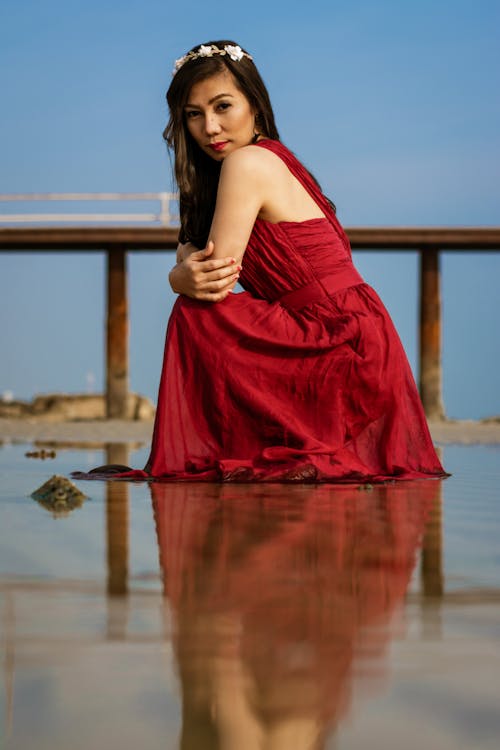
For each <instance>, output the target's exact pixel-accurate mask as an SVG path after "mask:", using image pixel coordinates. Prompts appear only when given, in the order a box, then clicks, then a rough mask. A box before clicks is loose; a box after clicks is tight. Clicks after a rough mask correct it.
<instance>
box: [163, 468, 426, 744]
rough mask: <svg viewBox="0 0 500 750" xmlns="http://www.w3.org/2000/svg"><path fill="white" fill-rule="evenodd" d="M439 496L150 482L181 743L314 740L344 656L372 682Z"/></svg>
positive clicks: (334, 719)
mask: <svg viewBox="0 0 500 750" xmlns="http://www.w3.org/2000/svg"><path fill="white" fill-rule="evenodd" d="M438 491H439V487H438V486H436V484H435V483H433V482H432V483H430V482H423V483H422V482H419V483H402V484H397V485H393V486H380V487H378V488H375V489H374V490H373V491H372V492H366V493H365V492H363V493H360V492H359V491H357V490H355V489H354V488H335V489H333V488H328V487H326V486H316V487H311V486H309V487H306V486H302V487H294V488H290V489H289V490H288V491H287V493H286V495H283V490H282V489H281V490H280V488H279V487H278V486H269V485H268V486H267V487H265V488H263V487H258V486H253V487H248V486H246V487H242V486H237V485H234V486H232V487H230V486H227V487H221V486H220V485H219V486H218V487H217V485H212V487H211V488H206V487H205V488H203V487H202V486H201V485H198V486H196V485H191V486H189V485H186V484H179V483H177V484H176V483H155V484H152V485H151V492H152V496H153V507H154V513H155V521H156V529H157V535H158V542H159V549H160V562H161V568H162V573H163V579H164V587H165V594H166V596H167V597H168V598H169V600H170V605H171V608H172V612H173V619H174V646H175V651H176V656H177V660H178V666H179V674H180V680H181V686H182V695H183V697H182V700H183V729H182V741H181V748H183V750H188V749H189V750H191V748H193V750H194V748H196V749H198V748H200V747H203V748H207V749H208V750H209V749H210V748H238V749H239V748H242V749H243V750H245V748H255V747H266V748H268V749H269V750H278V749H279V750H281V748H283V749H284V748H287V750H289V749H290V748H293V747H300V748H301V749H302V750H306V748H320V747H322V746H323V743H324V741H325V739H326V734H327V731H329V730H330V729H331V728H332V726H334V725H335V724H337V723H338V721H339V720H340V719H341V718H342V716H343V715H344V714H345V712H346V710H347V708H348V706H349V703H350V694H351V669H352V666H353V659H357V660H360V659H361V663H360V667H359V669H357V673H360V674H361V677H360V679H362V675H363V661H362V660H363V658H367V659H369V670H368V672H369V678H370V679H371V680H372V679H373V678H374V676H375V677H376V676H377V674H378V673H380V672H381V671H382V666H381V665H380V659H381V657H382V656H383V654H384V652H385V649H386V645H387V640H388V638H389V635H388V628H387V626H388V623H389V620H390V617H391V615H392V613H393V612H394V610H395V608H396V606H397V605H398V603H399V602H400V601H401V599H402V597H403V596H404V593H405V591H406V587H407V585H408V581H409V578H410V575H411V572H412V568H413V566H414V562H415V555H416V550H417V548H418V545H419V542H420V539H421V535H422V531H423V525H424V519H425V516H426V513H427V510H428V509H429V507H430V505H431V503H432V501H433V499H434V496H435V495H436V494H437V492H438ZM280 492H281V494H280ZM372 626H373V627H372ZM377 660H378V661H377ZM377 664H378V668H377Z"/></svg>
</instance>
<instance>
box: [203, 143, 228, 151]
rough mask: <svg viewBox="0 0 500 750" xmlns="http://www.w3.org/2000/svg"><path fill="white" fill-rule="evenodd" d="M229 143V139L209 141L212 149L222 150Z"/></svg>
mask: <svg viewBox="0 0 500 750" xmlns="http://www.w3.org/2000/svg"><path fill="white" fill-rule="evenodd" d="M227 144H228V141H217V143H209V144H208V147H209V148H211V149H212V151H222V149H223V148H224V146H226V145H227Z"/></svg>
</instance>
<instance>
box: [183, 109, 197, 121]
mask: <svg viewBox="0 0 500 750" xmlns="http://www.w3.org/2000/svg"><path fill="white" fill-rule="evenodd" d="M198 114H199V112H197V111H196V110H195V109H190V110H189V111H188V112H186V117H187V119H188V120H192V119H193V117H196V115H198Z"/></svg>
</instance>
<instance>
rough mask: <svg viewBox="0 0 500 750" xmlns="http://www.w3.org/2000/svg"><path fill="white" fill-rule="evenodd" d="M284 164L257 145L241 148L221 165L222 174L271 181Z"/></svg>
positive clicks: (227, 157) (229, 155)
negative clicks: (233, 174) (236, 174)
mask: <svg viewBox="0 0 500 750" xmlns="http://www.w3.org/2000/svg"><path fill="white" fill-rule="evenodd" d="M283 166H284V164H283V162H282V160H281V159H280V158H279V156H276V154H274V153H273V152H272V151H269V150H268V149H267V148H259V147H258V146H257V145H253V144H251V145H249V146H242V147H241V148H238V149H236V151H233V152H232V153H230V154H228V155H227V156H226V158H225V159H224V162H223V164H222V170H223V172H226V173H228V172H231V173H238V174H239V175H240V177H243V176H245V175H248V176H249V177H250V178H253V179H256V178H257V179H258V178H262V179H265V180H268V179H271V178H272V177H273V176H276V174H279V173H280V172H281V171H282V168H283Z"/></svg>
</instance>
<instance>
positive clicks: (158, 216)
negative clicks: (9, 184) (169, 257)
mask: <svg viewBox="0 0 500 750" xmlns="http://www.w3.org/2000/svg"><path fill="white" fill-rule="evenodd" d="M176 200H177V195H176V193H165V192H163V193H16V194H7V195H6V194H3V195H2V194H0V203H13V204H15V205H16V206H21V207H22V208H23V209H25V208H26V206H30V207H31V205H32V204H33V203H34V204H37V205H40V204H42V205H43V204H54V203H58V202H68V201H73V202H75V203H81V202H91V203H93V204H97V205H99V206H100V205H101V204H102V203H103V202H104V201H114V202H118V203H123V202H125V201H134V202H137V201H147V202H148V203H159V210H158V211H157V212H156V213H131V212H130V211H128V212H125V211H120V212H118V213H103V212H102V211H97V212H94V213H68V212H67V211H62V212H60V213H49V212H48V211H46V210H45V211H39V212H37V213H29V211H26V210H23V211H20V212H18V213H10V214H8V213H5V212H2V213H0V226H1V225H2V224H46V223H56V224H61V223H75V222H76V223H77V224H86V223H91V224H95V223H99V224H100V223H112V224H117V223H136V222H142V223H147V224H151V223H153V224H160V225H161V226H164V227H168V226H170V225H171V224H172V222H173V221H178V216H177V214H172V213H171V212H170V203H171V201H176Z"/></svg>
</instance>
